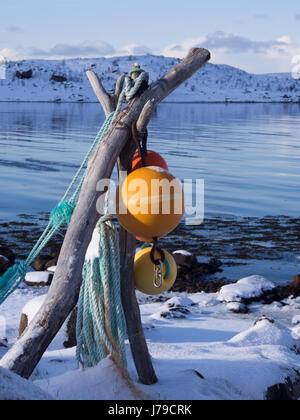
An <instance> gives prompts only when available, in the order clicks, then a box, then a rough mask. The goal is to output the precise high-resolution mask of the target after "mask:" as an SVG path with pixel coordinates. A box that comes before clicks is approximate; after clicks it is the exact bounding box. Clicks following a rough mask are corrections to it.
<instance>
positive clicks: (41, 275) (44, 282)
mask: <svg viewBox="0 0 300 420" xmlns="http://www.w3.org/2000/svg"><path fill="white" fill-rule="evenodd" d="M52 277H53V276H52V275H51V273H49V272H47V271H33V272H29V273H27V274H26V277H25V283H26V284H27V286H35V287H45V286H49V284H50V279H51V278H52Z"/></svg>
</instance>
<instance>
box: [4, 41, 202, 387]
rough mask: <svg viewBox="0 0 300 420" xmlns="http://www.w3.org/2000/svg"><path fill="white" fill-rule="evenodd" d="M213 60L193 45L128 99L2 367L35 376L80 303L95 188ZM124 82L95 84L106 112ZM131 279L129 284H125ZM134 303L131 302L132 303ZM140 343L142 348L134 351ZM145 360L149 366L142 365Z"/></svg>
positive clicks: (131, 324) (126, 276)
mask: <svg viewBox="0 0 300 420" xmlns="http://www.w3.org/2000/svg"><path fill="white" fill-rule="evenodd" d="M209 59H210V53H209V51H207V50H205V49H199V48H194V49H192V50H191V51H190V52H189V54H188V56H187V57H186V58H185V59H184V60H183V61H182V62H181V63H180V64H178V65H177V66H175V67H174V68H173V69H172V70H171V71H169V72H168V73H167V74H166V75H165V76H163V77H162V78H161V79H160V80H158V81H157V82H156V83H154V84H153V85H151V86H150V87H149V89H148V90H146V91H145V92H144V93H143V94H141V95H140V96H138V97H136V98H134V99H133V100H132V101H130V103H129V104H128V105H127V106H126V108H125V109H124V110H123V111H122V112H121V114H120V116H119V118H118V119H117V120H116V121H115V122H114V123H113V124H112V126H111V128H110V129H109V130H108V132H107V133H106V135H105V136H104V138H103V140H102V143H101V145H100V146H99V147H98V149H97V150H96V151H95V153H94V154H93V156H92V157H91V159H90V161H89V165H88V171H87V176H86V179H85V182H84V184H83V187H82V190H81V193H80V197H79V201H78V204H77V207H76V209H75V211H74V214H73V217H72V220H71V223H70V226H69V228H68V231H67V233H66V236H65V240H64V243H63V246H62V249H61V253H60V257H59V261H58V265H57V269H56V272H55V276H54V279H53V282H52V285H51V287H50V289H49V293H48V295H47V298H46V300H45V302H44V304H43V306H42V307H41V309H40V311H39V312H38V313H37V315H36V316H35V318H34V319H33V321H32V322H31V323H30V325H29V326H28V328H27V329H26V330H25V332H24V333H23V335H22V336H21V337H20V339H19V340H18V341H17V342H16V344H15V345H14V346H13V347H12V348H11V349H10V350H9V351H8V352H7V354H6V355H5V356H4V358H3V359H2V360H1V361H0V366H2V367H4V368H6V369H10V370H12V371H13V372H15V373H17V374H19V375H20V376H23V377H25V378H29V377H30V376H31V374H32V372H33V370H34V368H35V367H36V365H37V364H38V362H39V361H40V359H41V357H42V356H43V354H44V352H45V351H46V350H47V348H48V346H49V344H50V343H51V342H52V340H53V339H54V337H55V336H56V334H57V333H58V331H59V330H60V328H61V327H62V325H63V323H64V321H65V320H66V318H67V317H68V315H69V314H70V312H71V311H72V310H73V308H74V306H75V305H76V303H77V301H78V296H79V292H80V287H81V282H82V276H81V273H82V267H83V263H84V258H85V254H86V250H87V248H88V245H89V243H90V240H91V237H92V233H93V230H94V228H95V226H96V223H97V221H98V219H99V217H100V215H99V213H98V212H97V209H96V203H97V201H98V199H99V192H97V190H96V186H97V183H98V181H99V180H101V179H108V178H110V177H111V174H112V171H113V168H114V166H115V164H116V162H117V160H118V158H119V157H120V160H119V164H120V167H123V168H125V167H127V165H128V162H126V153H125V151H124V148H125V147H126V145H127V144H128V140H129V138H130V136H131V125H132V123H133V122H134V121H137V129H138V131H139V132H143V131H145V129H146V127H147V125H148V123H149V121H150V119H151V117H152V115H153V112H154V111H155V108H156V106H157V105H158V104H159V103H160V102H161V101H162V100H163V99H164V98H166V97H167V96H168V95H169V94H170V93H171V92H173V91H174V90H175V89H176V88H177V87H178V86H180V85H181V84H182V83H184V82H185V81H186V80H187V79H189V78H190V77H191V76H192V75H193V74H194V73H195V72H196V71H197V70H199V69H200V67H202V66H203V65H204V64H205V63H206V62H207V61H208V60H209ZM88 77H89V79H90V80H91V81H92V82H93V81H94V82H96V78H95V77H96V76H95V75H93V74H92V73H89V75H88ZM120 86H122V80H121V79H120V80H119V82H118V84H117V86H116V92H115V95H112V96H110V95H109V96H106V95H107V94H106V92H105V90H104V88H103V86H102V85H101V82H100V81H99V80H98V82H96V85H95V86H94V88H95V89H96V90H97V89H100V90H101V89H103V91H102V93H100V91H99V90H98V94H99V100H100V97H101V101H103V98H106V99H105V105H104V103H103V104H102V105H103V107H104V109H105V112H106V113H107V112H109V111H110V109H111V108H110V107H111V106H112V105H114V102H115V101H116V97H117V94H118V92H119V91H120V89H121V87H120ZM101 103H102V102H101ZM114 106H115V105H114ZM113 109H114V108H113ZM125 150H126V149H125ZM122 151H123V153H122ZM124 156H125V157H124ZM100 195H101V193H100ZM102 195H103V193H102ZM121 238H122V239H121V240H122V246H121V258H122V264H123V265H122V273H121V274H122V276H123V278H122V296H123V301H124V302H126V304H125V307H124V309H125V314H126V319H127V326H128V334H129V338H130V339H131V348H132V350H133V356H134V360H135V363H136V367H137V370H138V374H139V377H140V380H141V381H142V382H143V383H146V384H151V383H153V382H155V380H156V377H155V373H154V371H153V368H152V365H151V360H150V356H149V354H148V350H147V346H146V343H145V340H144V336H143V331H142V330H141V325H140V321H139V322H138V323H137V320H138V319H140V313H139V309H138V306H137V303H136V299H135V295H134V287H133V278H132V272H133V271H132V270H133V256H134V251H135V241H134V238H132V237H131V236H130V235H128V234H127V233H126V232H124V231H121ZM128 280H129V282H128V283H127V281H128ZM132 302H133V306H132V307H130V305H131V303H132ZM138 346H141V347H140V348H139V349H138V352H136V350H137V349H136V348H137V347H138ZM145 360H146V364H145V365H144V362H145ZM147 360H148V363H147Z"/></svg>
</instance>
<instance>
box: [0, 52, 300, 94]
mask: <svg viewBox="0 0 300 420" xmlns="http://www.w3.org/2000/svg"><path fill="white" fill-rule="evenodd" d="M136 61H139V63H140V64H141V66H142V67H143V68H144V69H146V70H147V71H149V72H150V78H151V80H150V81H151V82H152V81H155V80H157V79H158V78H160V77H161V76H162V75H163V74H165V73H166V72H167V71H169V70H170V69H171V68H172V67H173V66H174V65H176V64H178V63H179V60H178V59H175V58H169V57H162V56H154V55H146V56H139V57H136V56H130V57H113V58H94V59H70V60H23V61H17V62H13V61H12V62H9V63H7V72H6V73H7V75H6V79H5V80H0V100H1V101H29V102H30V101H53V102H96V98H95V96H94V93H93V90H92V88H91V86H90V84H89V82H88V80H87V77H86V75H85V71H86V70H88V69H92V70H93V71H95V72H96V73H97V74H99V76H100V77H101V79H102V80H103V83H104V85H105V86H106V87H107V89H108V90H109V91H112V90H113V86H114V83H115V82H116V79H117V78H118V77H119V76H120V75H121V74H122V73H124V72H128V71H130V69H131V67H132V65H133V63H135V62H136ZM28 70H32V77H31V78H30V79H28V80H21V79H19V78H18V77H16V73H17V72H19V73H22V72H23V71H28ZM53 75H56V76H60V77H62V78H65V79H66V81H64V82H57V81H54V80H53V79H52V76H53ZM51 79H52V80H51ZM61 80H63V79H61ZM167 100H168V101H172V102H178V101H180V102H191V101H192V102H194V101H199V102H201V101H203V102H215V101H218V102H231V101H232V102H255V101H256V102H274V101H276V102H299V101H300V82H299V81H297V80H295V79H293V77H292V74H291V73H286V74H264V75H255V74H249V73H247V72H245V71H242V70H240V69H237V68H234V67H231V66H227V65H215V64H211V63H208V64H207V65H206V66H204V67H203V68H202V69H200V70H199V71H198V72H197V73H196V74H195V75H194V76H193V77H192V78H191V79H190V80H188V81H187V82H186V83H184V84H183V85H182V86H181V87H180V88H179V89H177V90H176V91H175V92H173V93H172V94H171V95H170V96H169V97H168V99H167Z"/></svg>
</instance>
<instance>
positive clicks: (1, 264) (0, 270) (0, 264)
mask: <svg viewBox="0 0 300 420" xmlns="http://www.w3.org/2000/svg"><path fill="white" fill-rule="evenodd" d="M10 267H11V264H10V263H9V260H8V259H7V258H6V257H3V256H2V255H0V276H2V274H4V273H5V272H6V271H7V270H8V269H9V268H10Z"/></svg>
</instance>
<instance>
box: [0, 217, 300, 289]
mask: <svg viewBox="0 0 300 420" xmlns="http://www.w3.org/2000/svg"><path fill="white" fill-rule="evenodd" d="M47 220H48V215H47V213H38V214H36V215H25V214H22V215H19V217H18V218H16V219H15V220H12V221H4V220H0V246H6V247H8V248H10V249H11V250H12V251H13V252H15V254H16V258H17V259H23V258H25V257H27V255H28V254H29V252H30V250H31V249H32V247H33V246H34V244H35V242H36V241H37V239H38V238H39V236H40V234H41V233H42V231H43V229H44V227H45V226H46V224H47ZM61 243H62V238H61V236H60V235H58V236H57V238H56V239H55V240H53V241H51V242H50V244H49V245H48V247H47V248H46V250H45V252H46V253H47V249H48V251H49V249H50V248H51V247H53V246H54V247H57V246H60V245H61ZM160 244H161V246H162V247H163V248H165V249H167V250H168V251H169V252H174V251H178V250H185V251H188V252H190V253H191V254H192V255H194V256H195V257H196V258H197V260H198V262H199V263H200V264H207V263H209V262H210V261H211V260H217V261H220V262H221V263H222V265H221V267H220V270H221V271H220V272H217V273H216V274H213V275H211V276H208V278H207V280H208V281H211V282H214V281H216V282H220V281H224V282H226V283H234V282H235V281H238V280H239V279H241V278H243V277H247V276H249V275H262V276H264V277H266V278H268V279H269V280H271V281H273V282H274V283H276V284H277V285H282V286H285V285H288V284H289V283H290V281H291V279H292V278H293V276H295V275H297V274H299V273H300V218H294V217H288V216H266V217H241V216H240V217H228V216H210V217H207V218H206V219H205V221H204V223H203V224H202V225H200V226H189V225H184V224H181V225H180V226H179V227H178V228H177V229H176V230H175V231H174V232H172V233H171V234H170V235H168V237H166V238H162V239H161V240H160ZM141 245H142V244H141V243H138V247H139V246H141Z"/></svg>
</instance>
